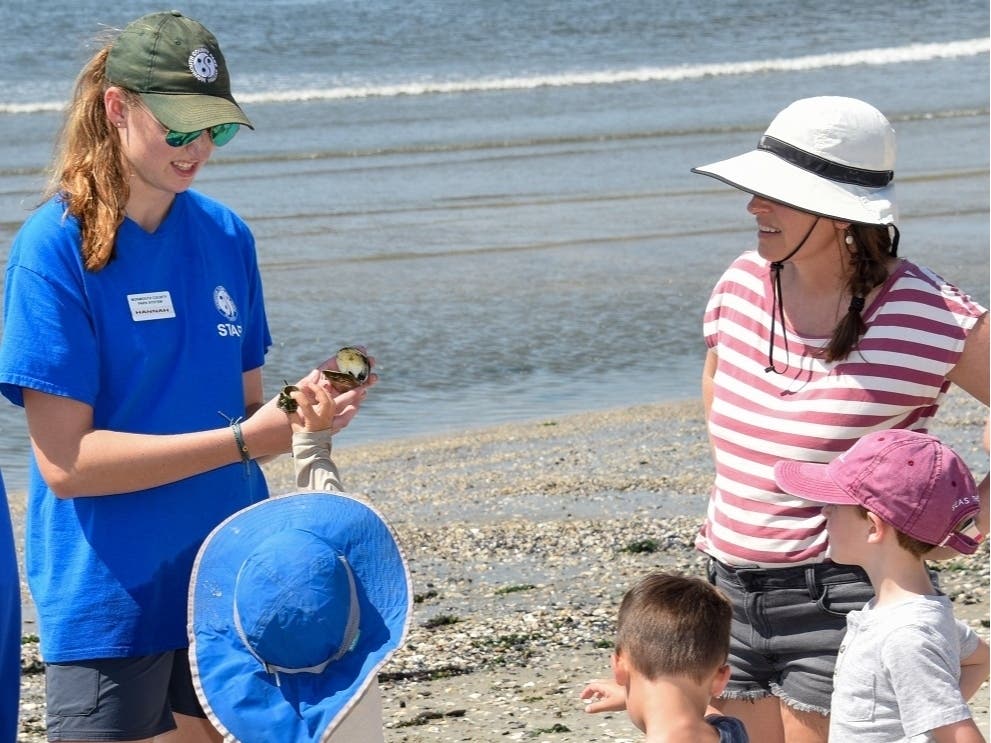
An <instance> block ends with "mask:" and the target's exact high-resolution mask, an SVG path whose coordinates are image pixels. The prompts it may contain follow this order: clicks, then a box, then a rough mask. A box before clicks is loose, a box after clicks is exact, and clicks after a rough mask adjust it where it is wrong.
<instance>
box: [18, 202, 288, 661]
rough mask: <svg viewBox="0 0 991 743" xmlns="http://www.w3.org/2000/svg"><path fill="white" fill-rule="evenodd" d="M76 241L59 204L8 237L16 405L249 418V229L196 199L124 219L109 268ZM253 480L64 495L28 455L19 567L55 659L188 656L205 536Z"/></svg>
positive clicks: (195, 422) (102, 425) (259, 351)
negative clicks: (92, 264)
mask: <svg viewBox="0 0 991 743" xmlns="http://www.w3.org/2000/svg"><path fill="white" fill-rule="evenodd" d="M79 245H80V235H79V225H78V223H77V221H76V219H75V218H69V217H66V216H65V214H64V206H63V204H62V202H61V201H60V200H59V199H58V198H55V199H52V200H50V201H49V202H47V203H46V204H45V205H43V206H42V207H41V208H40V209H39V210H38V211H37V212H35V213H34V214H32V215H31V217H30V218H29V219H28V220H27V221H26V222H25V223H24V225H23V226H22V227H21V229H20V231H19V232H18V234H17V236H16V238H15V239H14V243H13V246H12V247H11V251H10V257H9V260H8V265H7V274H6V287H5V304H4V329H3V338H2V341H0V393H2V394H3V395H4V396H6V397H7V398H8V399H9V400H11V401H12V402H13V403H15V404H17V405H23V397H22V389H21V388H23V387H27V388H30V389H34V390H39V391H41V392H45V393H48V394H52V395H60V396H65V397H69V398H72V399H74V400H78V401H80V402H82V403H85V404H87V405H89V406H91V407H92V408H93V425H94V427H95V428H97V429H108V430H113V431H124V432H134V433H150V434H173V433H186V432H190V431H200V430H210V429H215V428H219V427H222V426H224V425H226V423H227V421H226V419H225V418H224V417H223V416H231V417H237V416H240V415H242V414H243V412H244V392H243V389H244V388H243V382H242V374H243V372H245V371H248V370H251V369H255V368H258V367H260V366H261V365H262V364H263V362H264V357H265V352H266V351H267V350H268V347H269V346H270V345H271V337H270V334H269V330H268V322H267V319H266V316H265V309H264V302H263V296H262V285H261V278H260V275H259V271H258V264H257V257H256V254H255V245H254V238H253V237H252V235H251V232H250V230H249V229H248V227H247V226H246V225H245V224H244V222H242V221H241V220H240V219H239V218H238V217H237V216H236V215H235V214H234V213H233V212H231V211H230V210H229V209H228V208H226V207H225V206H223V205H221V204H219V203H218V202H216V201H213V200H211V199H209V198H207V197H205V196H203V195H202V194H199V193H196V192H194V191H187V192H185V193H181V194H179V195H177V196H176V198H175V200H174V202H173V204H172V208H171V210H170V211H169V214H168V215H167V216H166V218H165V220H164V221H163V222H162V224H161V225H160V226H159V228H158V229H157V230H156V231H155V232H154V233H151V234H149V233H146V232H145V231H144V230H143V229H142V228H141V227H139V226H138V225H137V224H136V223H135V222H133V221H131V220H130V219H125V220H124V222H123V224H122V225H121V226H120V229H119V231H118V235H117V243H116V247H115V257H114V258H113V259H112V260H111V261H110V262H109V263H108V264H107V266H106V267H105V268H104V269H102V270H101V271H97V272H90V271H86V270H85V268H84V267H83V264H82V258H81V255H80V250H79ZM133 466H134V467H136V468H139V467H141V466H142V465H141V461H140V460H139V459H135V461H134V465H133ZM248 472H249V473H250V474H249V475H248V476H246V471H245V468H244V466H243V465H241V464H240V463H236V464H231V465H228V466H226V467H221V468H218V469H215V470H212V471H210V472H206V473H204V474H201V475H197V476H194V477H190V478H186V479H185V480H181V481H179V482H175V483H172V484H169V485H164V486H161V487H157V488H151V489H148V490H144V491H140V492H137V493H127V494H121V495H109V496H106V495H104V496H99V497H91V498H87V497H82V498H72V499H65V500H62V499H59V498H57V497H55V495H54V494H53V493H52V492H51V490H49V488H48V487H47V486H46V485H45V483H44V481H43V480H42V478H41V476H40V475H39V472H38V468H37V463H36V462H35V461H34V458H33V456H32V460H31V469H30V475H29V491H28V513H27V525H26V530H27V540H26V548H25V549H26V554H25V563H26V572H27V578H28V582H29V585H30V587H31V593H32V597H33V598H34V601H35V604H36V606H37V611H38V620H39V630H40V635H41V651H42V654H43V655H44V657H45V660H47V661H49V662H67V661H74V660H83V659H89V658H105V657H128V656H139V655H147V654H152V653H159V652H164V651H166V650H171V649H175V648H181V647H185V646H186V645H187V644H188V643H187V641H186V603H187V601H186V596H187V589H188V580H189V574H190V571H191V568H192V563H193V559H194V557H195V555H196V552H197V549H198V547H199V545H200V543H201V542H202V541H203V539H204V538H205V537H206V535H207V534H208V533H209V532H210V530H211V529H212V528H213V527H214V526H216V525H217V524H218V523H220V522H221V521H222V520H223V519H225V518H226V517H227V516H228V515H230V514H231V513H233V512H235V511H237V510H239V509H240V508H243V507H245V506H248V505H250V504H251V503H254V502H257V501H258V500H260V499H262V498H264V497H266V496H267V488H266V485H265V481H264V477H263V475H262V473H261V471H260V469H259V468H258V467H257V465H255V464H254V463H252V465H251V467H250V468H249V469H248Z"/></svg>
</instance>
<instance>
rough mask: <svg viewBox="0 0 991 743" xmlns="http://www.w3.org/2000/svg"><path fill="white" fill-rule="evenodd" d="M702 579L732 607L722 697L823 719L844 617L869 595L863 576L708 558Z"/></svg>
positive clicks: (832, 567)
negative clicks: (777, 702)
mask: <svg viewBox="0 0 991 743" xmlns="http://www.w3.org/2000/svg"><path fill="white" fill-rule="evenodd" d="M709 582H710V583H712V584H714V585H715V586H716V587H717V588H719V589H720V590H721V591H722V592H723V593H725V594H726V596H727V597H729V599H730V601H731V602H732V604H733V622H732V628H731V634H730V657H729V663H730V666H731V668H732V675H731V677H730V681H729V684H727V686H726V690H725V691H724V692H723V694H722V698H723V699H750V700H754V699H760V698H762V697H766V696H769V695H774V696H776V697H778V698H779V699H781V701H783V702H784V703H785V704H787V705H788V706H789V707H793V708H795V709H797V710H800V711H803V712H818V713H820V714H823V715H826V714H829V698H830V695H831V694H832V693H833V669H834V667H835V665H836V654H837V651H838V650H839V647H840V641H841V640H842V639H843V635H844V633H845V632H846V615H847V614H848V613H849V612H851V611H855V610H857V609H860V608H861V607H863V605H864V604H865V603H867V601H869V600H870V599H871V598H872V597H873V596H874V590H873V589H872V588H871V584H870V581H869V580H868V578H867V574H866V573H865V572H864V571H863V570H862V569H861V568H859V567H856V566H853V565H839V564H836V563H831V562H826V563H819V564H815V565H799V566H795V567H784V568H771V569H763V568H732V567H729V566H727V565H723V564H722V563H720V562H718V561H716V560H713V559H711V558H710V560H709Z"/></svg>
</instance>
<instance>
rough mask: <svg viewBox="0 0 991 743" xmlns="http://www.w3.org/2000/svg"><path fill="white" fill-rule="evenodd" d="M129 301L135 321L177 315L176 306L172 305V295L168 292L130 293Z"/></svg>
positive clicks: (160, 318) (132, 317) (162, 318)
mask: <svg viewBox="0 0 991 743" xmlns="http://www.w3.org/2000/svg"><path fill="white" fill-rule="evenodd" d="M127 303H128V304H129V305H130V306H131V319H132V320H134V322H143V321H145V320H164V319H166V318H169V317H175V308H174V307H173V306H172V295H171V294H169V293H168V292H148V293H147V294H128V295H127Z"/></svg>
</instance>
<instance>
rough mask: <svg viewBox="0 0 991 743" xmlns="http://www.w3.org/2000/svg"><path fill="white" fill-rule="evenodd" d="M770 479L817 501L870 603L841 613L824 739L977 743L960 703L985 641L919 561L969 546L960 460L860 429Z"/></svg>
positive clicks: (972, 687)
mask: <svg viewBox="0 0 991 743" xmlns="http://www.w3.org/2000/svg"><path fill="white" fill-rule="evenodd" d="M774 476H775V480H776V481H777V483H778V486H779V487H780V488H781V489H782V490H784V491H785V492H787V493H791V494H793V495H797V496H799V497H802V498H805V499H807V500H811V501H816V502H819V503H825V504H827V505H826V506H825V507H824V508H823V513H824V515H825V516H826V529H827V532H828V534H829V555H830V557H831V558H832V559H833V560H834V561H836V562H840V563H846V564H850V565H860V566H861V567H863V568H864V570H865V571H866V572H867V575H868V577H869V578H870V581H871V585H872V586H873V587H874V592H875V594H876V596H875V598H873V599H871V601H870V602H868V603H867V605H866V606H865V607H864V608H863V609H861V610H860V611H854V612H850V613H849V614H848V615H847V632H846V637H845V639H844V641H843V644H842V645H841V646H840V652H839V656H838V657H837V662H836V675H835V678H834V687H833V696H832V714H831V715H830V724H829V736H830V739H831V740H838V741H847V740H851V741H852V740H856V741H858V743H870V742H871V741H877V742H878V743H881V742H882V741H883V742H884V743H891V741H909V740H911V741H933V742H934V743H943V742H944V741H946V742H949V741H953V743H975V742H983V741H984V736H982V735H981V733H980V731H979V730H978V728H977V726H976V725H975V724H974V721H973V719H972V718H971V713H970V709H969V708H968V706H967V699H969V698H970V697H971V696H972V695H973V694H974V693H975V692H976V691H977V689H978V688H979V687H980V686H981V684H982V683H984V681H985V679H987V678H988V669H989V658H988V646H987V645H986V644H985V643H984V642H983V641H982V640H981V639H980V638H978V637H977V635H976V634H975V633H974V631H973V630H971V629H970V628H969V627H967V625H965V624H963V623H962V622H959V621H957V620H955V619H954V617H953V609H952V605H951V604H950V600H949V599H948V598H947V597H946V596H944V595H942V594H941V593H939V591H938V590H937V589H936V588H934V587H933V584H932V580H931V579H930V576H929V571H928V568H927V567H926V563H925V558H926V556H927V555H930V554H931V553H932V551H933V550H935V549H937V548H940V547H949V548H951V549H953V550H956V551H957V552H962V553H965V554H970V553H973V552H974V551H975V550H976V549H977V541H976V539H977V537H978V535H977V534H976V531H975V530H974V528H973V527H974V524H975V521H974V519H975V517H976V515H977V512H978V510H979V507H980V506H979V498H978V494H977V487H976V485H975V484H974V478H973V477H972V476H971V474H970V470H969V469H968V468H967V465H966V464H965V463H964V462H963V461H962V460H961V459H960V457H959V456H958V455H957V454H956V453H955V452H954V451H953V450H952V449H950V448H949V447H947V446H945V445H944V444H942V443H940V441H939V440H938V439H936V438H935V437H933V436H930V435H928V434H923V433H918V432H916V431H907V430H890V431H877V432H875V433H870V434H867V435H866V436H864V437H862V438H861V439H859V440H858V441H857V443H856V444H854V445H853V446H852V447H851V448H850V449H849V450H848V451H846V452H844V453H843V454H841V455H839V456H838V457H836V458H835V459H834V460H832V461H831V462H830V463H829V464H813V463H803V462H793V461H782V462H779V463H778V464H777V465H775V468H774Z"/></svg>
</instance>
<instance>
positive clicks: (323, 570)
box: [189, 491, 413, 743]
mask: <svg viewBox="0 0 991 743" xmlns="http://www.w3.org/2000/svg"><path fill="white" fill-rule="evenodd" d="M412 597H413V593H412V589H411V582H410V576H409V570H408V568H407V565H406V561H405V558H404V556H403V553H402V550H401V549H400V547H399V543H398V541H397V540H396V537H395V534H394V533H393V531H392V529H391V528H390V527H389V525H388V524H387V523H386V522H385V520H384V519H383V518H382V516H381V515H380V514H379V513H378V512H377V511H376V510H375V509H374V508H373V507H371V506H369V505H367V504H365V503H363V502H361V501H359V500H357V499H355V498H352V497H350V496H347V495H343V494H340V493H330V492H324V491H320V492H313V491H306V492H302V493H292V494H290V495H286V496H281V497H278V498H272V499H269V500H265V501H262V502H260V503H256V504H255V505H253V506H249V507H248V508H245V509H243V510H241V511H238V512H237V513H235V514H234V515H232V516H231V517H229V518H228V519H227V520H226V521H224V522H223V523H222V524H220V525H219V526H218V527H217V528H216V529H214V530H213V532H211V533H210V535H209V536H208V537H207V538H206V540H205V541H204V543H203V545H202V546H201V547H200V551H199V554H198V555H197V557H196V562H195V564H194V565H193V572H192V577H191V580H190V587H189V643H190V646H189V663H190V667H191V670H192V674H193V683H194V685H195V687H196V692H197V695H198V696H199V699H200V703H201V704H202V705H203V708H204V710H205V711H206V713H207V716H208V717H209V718H210V721H211V722H212V723H213V724H214V725H215V726H216V727H217V729H218V730H219V731H220V732H221V733H222V734H223V735H225V736H227V738H228V739H230V738H233V739H236V740H238V741H242V743H256V742H257V743H261V742H262V741H271V740H279V741H285V742H286V743H293V742H299V743H302V742H303V741H321V740H325V739H326V738H327V736H329V735H330V733H331V731H333V730H334V728H335V727H337V725H338V724H339V723H340V722H341V721H342V720H343V719H344V718H345V716H346V715H347V714H348V712H349V711H350V710H351V708H352V706H353V705H354V704H355V703H356V702H357V701H358V700H359V699H360V698H361V697H362V695H363V694H364V693H365V691H366V690H367V689H368V687H369V686H370V685H371V684H373V683H375V681H376V677H377V672H378V669H379V668H380V667H381V666H382V665H383V664H384V663H385V662H386V661H387V660H388V659H389V657H390V656H391V655H392V654H393V653H394V652H395V651H396V650H397V649H398V648H399V647H400V646H401V645H402V644H403V642H404V641H405V639H406V634H407V632H408V629H409V622H410V617H411V610H412Z"/></svg>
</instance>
